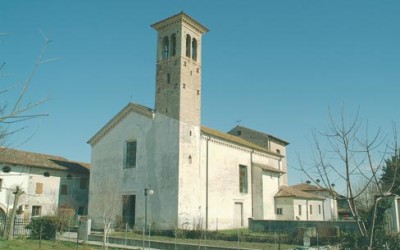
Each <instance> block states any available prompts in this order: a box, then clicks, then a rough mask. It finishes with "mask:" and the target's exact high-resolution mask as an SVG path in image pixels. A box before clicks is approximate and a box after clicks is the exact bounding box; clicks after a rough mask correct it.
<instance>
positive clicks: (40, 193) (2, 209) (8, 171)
mask: <svg viewBox="0 0 400 250" xmlns="http://www.w3.org/2000/svg"><path fill="white" fill-rule="evenodd" d="M89 167H90V165H89V164H87V163H81V162H76V161H70V160H68V159H65V158H63V157H59V156H54V155H46V154H39V153H32V152H26V151H22V150H16V149H10V148H0V220H2V218H3V219H4V217H5V215H6V214H7V212H8V211H10V210H11V209H12V208H13V203H14V194H13V192H14V191H15V189H16V187H17V186H18V187H19V188H20V189H22V191H23V192H24V193H23V194H22V195H21V196H20V199H19V202H18V210H17V213H18V214H19V215H21V216H24V217H26V218H30V217H31V216H40V215H47V214H53V213H55V212H56V211H57V209H59V208H70V209H74V210H75V212H76V213H77V214H81V215H84V214H86V213H87V203H88V188H89V186H88V185H89Z"/></svg>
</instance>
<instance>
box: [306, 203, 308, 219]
mask: <svg viewBox="0 0 400 250" xmlns="http://www.w3.org/2000/svg"><path fill="white" fill-rule="evenodd" d="M306 215H307V217H306V219H307V221H308V200H306Z"/></svg>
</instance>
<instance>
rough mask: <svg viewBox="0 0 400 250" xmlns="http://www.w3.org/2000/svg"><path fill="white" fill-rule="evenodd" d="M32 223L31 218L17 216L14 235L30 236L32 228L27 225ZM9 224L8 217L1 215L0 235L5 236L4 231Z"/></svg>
mask: <svg viewBox="0 0 400 250" xmlns="http://www.w3.org/2000/svg"><path fill="white" fill-rule="evenodd" d="M29 223H31V220H30V219H26V218H19V217H16V218H15V219H14V230H13V237H28V236H29V235H30V229H27V228H26V226H27V225H29ZM6 225H7V218H4V217H0V236H1V237H3V236H4V231H5V228H6Z"/></svg>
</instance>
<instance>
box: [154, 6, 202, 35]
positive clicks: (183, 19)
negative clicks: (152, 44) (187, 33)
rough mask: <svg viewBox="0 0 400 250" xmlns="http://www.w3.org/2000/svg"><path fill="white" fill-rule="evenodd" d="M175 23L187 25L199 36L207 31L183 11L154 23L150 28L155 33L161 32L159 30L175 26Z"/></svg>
mask: <svg viewBox="0 0 400 250" xmlns="http://www.w3.org/2000/svg"><path fill="white" fill-rule="evenodd" d="M177 23H180V24H186V25H189V26H190V27H191V28H193V29H194V30H196V31H197V32H199V33H200V34H204V33H206V32H208V31H209V30H208V29H207V28H206V27H204V26H203V25H201V24H200V23H199V22H197V21H196V20H194V19H193V18H191V17H190V16H189V15H187V14H186V13H184V12H183V11H182V12H180V13H178V14H176V15H174V16H171V17H168V18H165V19H164V20H161V21H159V22H156V23H155V24H152V25H151V27H152V28H153V29H155V30H157V31H161V30H164V29H166V28H167V27H168V26H170V25H173V24H177Z"/></svg>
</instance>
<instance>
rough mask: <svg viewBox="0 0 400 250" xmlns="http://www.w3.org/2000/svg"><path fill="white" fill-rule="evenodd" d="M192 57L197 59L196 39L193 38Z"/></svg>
mask: <svg viewBox="0 0 400 250" xmlns="http://www.w3.org/2000/svg"><path fill="white" fill-rule="evenodd" d="M192 59H193V60H195V61H197V40H196V38H193V41H192Z"/></svg>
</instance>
